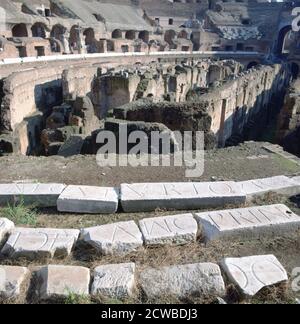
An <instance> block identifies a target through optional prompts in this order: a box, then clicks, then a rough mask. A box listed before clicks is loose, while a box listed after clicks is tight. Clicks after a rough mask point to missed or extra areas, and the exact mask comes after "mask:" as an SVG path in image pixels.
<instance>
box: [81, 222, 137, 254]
mask: <svg viewBox="0 0 300 324" xmlns="http://www.w3.org/2000/svg"><path fill="white" fill-rule="evenodd" d="M81 237H82V239H83V240H84V241H85V242H87V243H88V244H90V245H92V246H94V247H95V248H96V249H97V250H99V252H101V253H102V254H105V255H106V254H126V253H130V252H133V251H136V250H137V249H138V248H140V247H141V246H142V245H143V239H142V233H141V231H140V230H139V228H138V226H137V225H136V224H135V222H134V221H129V222H120V223H114V224H107V225H103V226H97V227H92V228H86V229H83V230H82V232H81Z"/></svg>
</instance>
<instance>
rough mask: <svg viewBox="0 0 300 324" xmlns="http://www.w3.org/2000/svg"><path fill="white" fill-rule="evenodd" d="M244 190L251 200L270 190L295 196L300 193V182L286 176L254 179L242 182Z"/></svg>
mask: <svg viewBox="0 0 300 324" xmlns="http://www.w3.org/2000/svg"><path fill="white" fill-rule="evenodd" d="M240 185H241V187H242V191H243V192H244V193H245V194H246V196H247V200H248V201H251V200H252V199H253V198H255V197H257V196H263V195H265V194H266V193H269V192H275V193H277V194H282V195H287V196H294V195H298V194H300V183H296V182H295V181H293V180H292V179H291V178H288V177H286V176H277V177H271V178H263V179H254V180H249V181H242V182H240Z"/></svg>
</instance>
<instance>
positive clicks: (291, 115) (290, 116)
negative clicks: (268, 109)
mask: <svg viewBox="0 0 300 324" xmlns="http://www.w3.org/2000/svg"><path fill="white" fill-rule="evenodd" d="M277 141H278V142H279V143H281V144H282V145H283V147H284V149H285V150H287V151H288V152H290V153H293V154H297V155H300V144H299V143H300V79H297V80H295V81H294V82H293V83H292V84H291V86H290V89H289V91H288V93H287V94H286V96H285V100H284V105H283V108H282V110H281V113H280V115H279V118H278V124H277Z"/></svg>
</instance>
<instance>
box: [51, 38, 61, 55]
mask: <svg viewBox="0 0 300 324" xmlns="http://www.w3.org/2000/svg"><path fill="white" fill-rule="evenodd" d="M50 46H51V51H52V52H53V53H60V52H61V46H60V42H58V41H57V40H56V39H50Z"/></svg>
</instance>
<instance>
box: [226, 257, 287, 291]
mask: <svg viewBox="0 0 300 324" xmlns="http://www.w3.org/2000/svg"><path fill="white" fill-rule="evenodd" d="M221 266H222V268H223V270H224V271H225V273H226V274H227V276H228V278H229V280H230V281H231V282H233V283H234V284H235V285H237V287H238V288H239V289H240V290H241V292H242V293H243V294H244V295H245V296H248V297H253V296H255V295H256V294H257V293H258V292H259V291H260V290H261V289H262V288H265V287H268V286H272V285H275V284H279V283H282V282H285V281H287V280H288V275H287V273H286V271H285V269H284V268H283V266H282V265H281V264H280V262H279V261H278V260H277V258H276V257H275V256H274V255H259V256H250V257H244V258H226V259H224V260H223V261H222V264H221Z"/></svg>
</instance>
